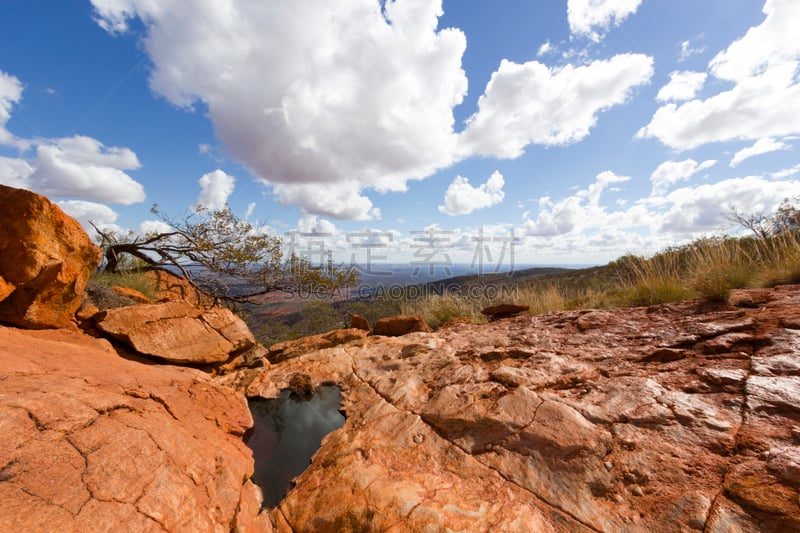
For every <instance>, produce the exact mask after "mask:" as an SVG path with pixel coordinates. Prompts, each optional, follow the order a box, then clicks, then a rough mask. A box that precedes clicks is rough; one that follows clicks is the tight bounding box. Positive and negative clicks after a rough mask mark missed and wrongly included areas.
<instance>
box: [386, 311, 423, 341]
mask: <svg viewBox="0 0 800 533" xmlns="http://www.w3.org/2000/svg"><path fill="white" fill-rule="evenodd" d="M431 331H432V330H431V328H430V327H429V326H428V324H426V323H425V321H424V320H423V319H422V317H421V316H416V315H414V316H409V315H401V316H390V317H384V318H381V319H378V321H377V322H375V328H374V329H373V331H372V333H373V335H382V336H384V337H400V336H402V335H408V334H409V333H417V332H423V333H430V332H431Z"/></svg>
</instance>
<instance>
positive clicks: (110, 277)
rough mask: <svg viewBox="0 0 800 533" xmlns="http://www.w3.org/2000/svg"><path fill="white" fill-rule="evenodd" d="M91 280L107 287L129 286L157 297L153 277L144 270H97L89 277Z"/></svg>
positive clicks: (149, 296) (149, 295) (146, 294)
mask: <svg viewBox="0 0 800 533" xmlns="http://www.w3.org/2000/svg"><path fill="white" fill-rule="evenodd" d="M89 281H90V282H92V283H96V284H98V285H104V286H106V287H113V286H115V285H116V286H120V287H128V288H129V289H133V290H136V291H139V292H141V293H142V294H144V295H145V296H147V297H148V298H155V297H156V293H157V290H156V287H155V283H154V282H153V279H152V278H150V277H148V276H147V274H146V271H144V270H125V271H119V272H114V273H112V272H103V271H96V272H95V273H94V274H92V277H91V278H90V279H89Z"/></svg>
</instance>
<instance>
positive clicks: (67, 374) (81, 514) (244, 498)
mask: <svg viewBox="0 0 800 533" xmlns="http://www.w3.org/2000/svg"><path fill="white" fill-rule="evenodd" d="M0 368H2V374H0V502H2V505H0V531H9V532H10V531H92V532H100V531H109V532H111V531H114V532H117V531H130V532H134V531H136V532H138V531H142V532H150V531H192V532H206V531H208V532H212V531H213V532H217V531H219V532H221V531H231V530H232V529H236V528H239V530H242V531H271V526H270V524H269V522H268V520H266V519H265V517H264V516H263V515H262V516H261V517H259V516H258V507H259V504H260V493H259V491H258V490H257V489H256V488H255V487H253V486H252V484H251V483H250V482H249V481H247V480H248V479H249V477H250V475H251V474H252V470H253V462H252V455H251V453H250V451H249V450H248V449H247V448H246V447H245V445H244V444H243V443H242V439H241V436H242V435H243V434H244V432H245V431H246V429H247V428H249V427H250V425H251V424H252V419H251V417H250V413H249V410H248V408H247V405H246V403H245V401H244V399H243V398H242V397H241V395H240V394H236V393H234V392H233V391H231V390H230V389H227V388H225V387H220V386H218V385H215V384H213V383H211V382H210V381H209V378H208V377H206V376H205V375H204V374H202V373H200V372H198V371H195V370H189V369H184V368H178V367H172V366H164V365H158V366H157V365H149V364H143V363H140V362H136V361H132V360H127V359H123V358H122V357H120V356H119V355H118V354H117V353H116V352H115V351H114V349H113V348H112V347H111V345H110V344H109V343H108V342H107V341H104V340H98V339H94V338H91V337H88V336H86V335H85V334H83V333H81V332H78V331H77V330H75V331H72V330H58V331H25V330H19V329H14V328H0Z"/></svg>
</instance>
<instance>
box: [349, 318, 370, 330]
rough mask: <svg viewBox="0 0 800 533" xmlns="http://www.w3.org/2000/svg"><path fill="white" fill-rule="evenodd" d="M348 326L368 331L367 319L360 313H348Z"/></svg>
mask: <svg viewBox="0 0 800 533" xmlns="http://www.w3.org/2000/svg"><path fill="white" fill-rule="evenodd" d="M350 328H353V329H363V330H364V331H369V330H370V327H369V320H367V319H366V318H364V317H363V316H361V315H350Z"/></svg>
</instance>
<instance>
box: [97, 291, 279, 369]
mask: <svg viewBox="0 0 800 533" xmlns="http://www.w3.org/2000/svg"><path fill="white" fill-rule="evenodd" d="M94 318H95V322H96V323H97V327H98V328H99V329H100V330H101V331H103V332H105V333H108V334H109V335H111V336H113V337H114V338H116V339H118V340H120V341H122V342H124V343H126V344H128V345H129V346H130V347H131V348H133V349H134V350H136V351H137V352H139V353H141V354H144V355H148V356H152V357H158V358H159V359H163V360H165V361H169V362H173V363H182V364H194V365H207V364H215V363H224V362H226V361H229V360H231V359H233V358H236V357H237V356H238V355H240V354H243V353H245V352H247V351H248V350H252V349H254V348H256V347H257V346H260V345H258V343H257V341H256V340H255V338H254V337H253V334H252V333H250V330H249V329H247V325H246V324H245V323H244V322H243V321H242V319H240V318H239V317H237V316H236V315H234V314H233V313H232V312H231V311H230V310H228V309H225V308H221V307H215V308H213V309H210V310H205V311H204V310H200V309H198V308H197V307H195V306H194V305H192V304H190V303H188V302H185V301H172V302H164V303H159V304H151V305H137V306H132V307H118V308H115V309H107V310H105V311H102V312H101V313H98V314H97V315H95V317H94ZM263 353H265V352H262V355H263Z"/></svg>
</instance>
